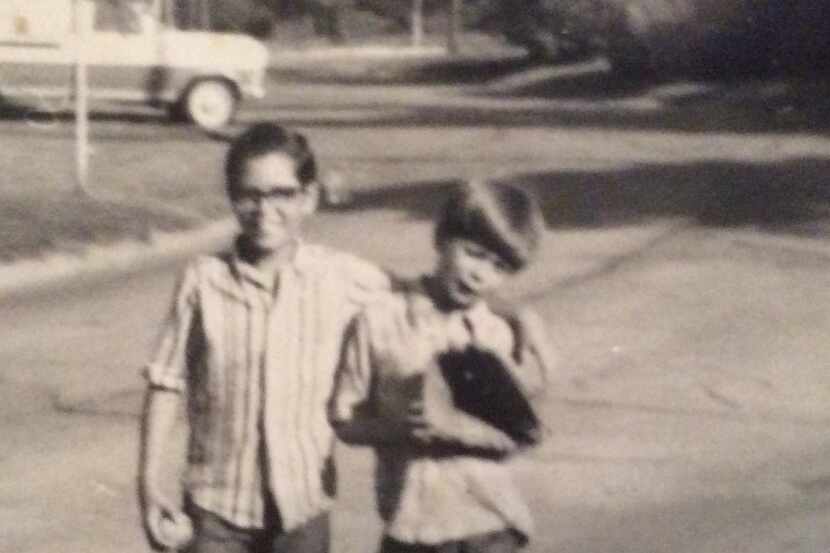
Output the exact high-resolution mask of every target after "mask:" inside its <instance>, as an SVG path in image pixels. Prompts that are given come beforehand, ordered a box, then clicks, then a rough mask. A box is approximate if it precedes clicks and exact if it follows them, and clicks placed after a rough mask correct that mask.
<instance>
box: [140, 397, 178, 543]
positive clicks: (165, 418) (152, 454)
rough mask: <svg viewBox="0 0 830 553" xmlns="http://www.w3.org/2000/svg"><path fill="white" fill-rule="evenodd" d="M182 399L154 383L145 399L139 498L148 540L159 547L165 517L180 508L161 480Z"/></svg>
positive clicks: (168, 516) (169, 516)
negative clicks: (161, 487) (160, 485)
mask: <svg viewBox="0 0 830 553" xmlns="http://www.w3.org/2000/svg"><path fill="white" fill-rule="evenodd" d="M180 402H181V394H180V393H178V392H174V391H171V390H166V389H162V388H156V387H153V386H150V387H148V389H147V394H146V396H145V401H144V412H143V415H142V424H141V441H140V452H139V473H138V497H139V503H140V507H141V512H142V520H143V523H144V528H145V531H146V533H147V537H148V540H149V541H150V544H151V545H152V546H153V547H154V548H157V549H158V548H161V547H162V545H161V544H160V541H159V537H160V531H159V525H160V523H161V520H162V518H171V517H172V516H173V515H174V514H175V513H177V512H178V511H179V507H178V503H177V502H176V503H174V502H173V501H171V500H170V499H169V498H168V497H167V496H166V495H165V494H164V493H163V491H162V490H161V489H160V487H159V479H160V475H161V470H162V464H163V461H164V458H165V452H166V451H167V449H168V444H169V437H170V435H171V432H172V428H173V425H174V424H175V421H176V417H177V414H178V409H179V404H180Z"/></svg>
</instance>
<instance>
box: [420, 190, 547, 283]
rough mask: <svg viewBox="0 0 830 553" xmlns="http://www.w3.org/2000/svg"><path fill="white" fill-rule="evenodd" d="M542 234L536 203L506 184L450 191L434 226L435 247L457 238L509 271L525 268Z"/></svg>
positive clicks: (542, 222) (538, 208)
mask: <svg viewBox="0 0 830 553" xmlns="http://www.w3.org/2000/svg"><path fill="white" fill-rule="evenodd" d="M543 232H544V219H543V217H542V211H541V209H540V207H539V204H538V203H537V201H536V200H535V198H533V197H532V196H531V195H530V194H529V193H528V192H527V191H525V190H523V189H522V188H519V187H518V186H515V185H513V184H509V183H499V182H494V181H472V182H468V183H464V184H462V185H460V186H458V187H457V188H456V190H454V191H453V193H452V195H451V197H450V199H449V201H447V203H446V204H445V206H444V209H443V211H441V213H440V214H439V216H438V220H437V221H436V225H435V236H434V238H435V244H436V246H439V247H440V246H442V245H443V244H444V243H445V242H446V241H448V240H451V239H454V238H460V239H466V240H471V241H473V242H476V243H478V244H481V245H482V246H484V247H485V248H487V249H488V250H490V251H492V252H494V253H495V254H496V255H498V256H499V257H500V258H501V259H502V260H503V261H504V262H505V263H507V265H508V266H509V267H510V268H511V269H512V270H513V271H519V270H521V269H523V268H524V267H526V266H527V264H528V263H529V262H530V261H531V260H532V259H533V257H534V256H535V254H536V250H537V249H538V247H539V242H540V240H541V237H542V233H543Z"/></svg>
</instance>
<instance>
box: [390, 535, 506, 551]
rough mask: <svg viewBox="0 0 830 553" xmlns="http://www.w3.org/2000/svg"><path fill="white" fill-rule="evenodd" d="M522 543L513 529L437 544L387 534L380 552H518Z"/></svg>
mask: <svg viewBox="0 0 830 553" xmlns="http://www.w3.org/2000/svg"><path fill="white" fill-rule="evenodd" d="M521 544H522V540H521V539H520V537H519V535H518V534H517V533H516V532H514V531H512V530H503V531H501V532H490V533H488V534H481V535H478V536H470V537H468V538H465V539H463V540H458V541H448V542H444V543H439V544H436V545H424V544H413V543H403V542H399V541H398V540H396V539H394V538H390V537H389V536H386V537H384V538H383V541H382V542H381V544H380V553H516V552H517V551H518V550H519V549H520V548H521Z"/></svg>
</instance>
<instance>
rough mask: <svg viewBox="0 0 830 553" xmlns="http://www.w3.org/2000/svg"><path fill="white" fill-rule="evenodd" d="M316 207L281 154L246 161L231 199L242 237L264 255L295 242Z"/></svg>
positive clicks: (291, 162) (311, 189)
mask: <svg viewBox="0 0 830 553" xmlns="http://www.w3.org/2000/svg"><path fill="white" fill-rule="evenodd" d="M316 204H317V202H316V196H315V188H314V187H313V186H309V187H308V188H306V189H305V190H303V186H302V184H301V183H300V181H299V180H298V179H297V175H296V171H295V166H294V160H292V159H291V158H290V157H288V156H287V155H285V154H284V153H282V152H272V153H268V154H265V155H262V156H258V157H253V158H251V159H249V160H248V161H247V162H246V163H245V171H244V172H243V173H242V177H241V179H240V182H239V183H238V186H237V187H236V190H235V195H234V197H233V198H231V206H232V207H233V212H234V214H235V215H236V218H237V220H238V221H239V226H240V227H241V228H242V234H243V235H244V236H245V238H247V239H248V241H249V242H250V244H251V245H252V246H254V247H256V248H258V249H259V250H260V251H262V252H266V253H267V252H274V251H276V250H278V249H280V248H281V247H283V246H285V245H287V244H289V243H291V242H293V241H294V240H296V239H297V238H298V237H299V234H300V223H301V222H302V220H303V219H304V218H305V217H306V215H309V214H310V213H312V212H313V211H314V209H315V207H316Z"/></svg>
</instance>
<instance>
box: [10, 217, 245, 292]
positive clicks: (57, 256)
mask: <svg viewBox="0 0 830 553" xmlns="http://www.w3.org/2000/svg"><path fill="white" fill-rule="evenodd" d="M235 231H236V222H235V221H234V219H233V218H232V217H228V218H225V219H222V220H219V221H215V222H212V223H209V224H207V225H205V226H202V227H199V228H195V229H192V230H188V231H183V232H171V233H163V232H154V233H152V234H151V236H150V239H149V240H148V241H146V242H140V241H124V242H117V243H115V244H111V245H106V246H96V245H92V246H88V247H85V248H84V250H83V252H82V253H80V254H66V253H54V254H48V255H45V256H43V257H40V258H36V259H26V260H23V261H18V262H13V263H10V264H6V265H2V264H0V298H4V297H8V296H10V295H15V294H22V293H25V292H28V291H33V290H37V289H42V288H47V287H50V286H56V285H58V284H60V283H62V282H66V281H67V280H69V279H75V278H80V277H84V276H91V275H93V274H106V273H114V272H127V271H130V270H134V269H137V268H139V267H142V266H146V265H150V264H153V263H159V262H163V261H165V260H172V259H175V258H178V257H182V256H186V255H192V254H195V253H197V252H200V251H205V250H208V249H212V248H216V247H217V246H219V245H220V244H222V243H224V242H227V241H228V240H230V239H231V237H232V236H233V234H234V232H235Z"/></svg>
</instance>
